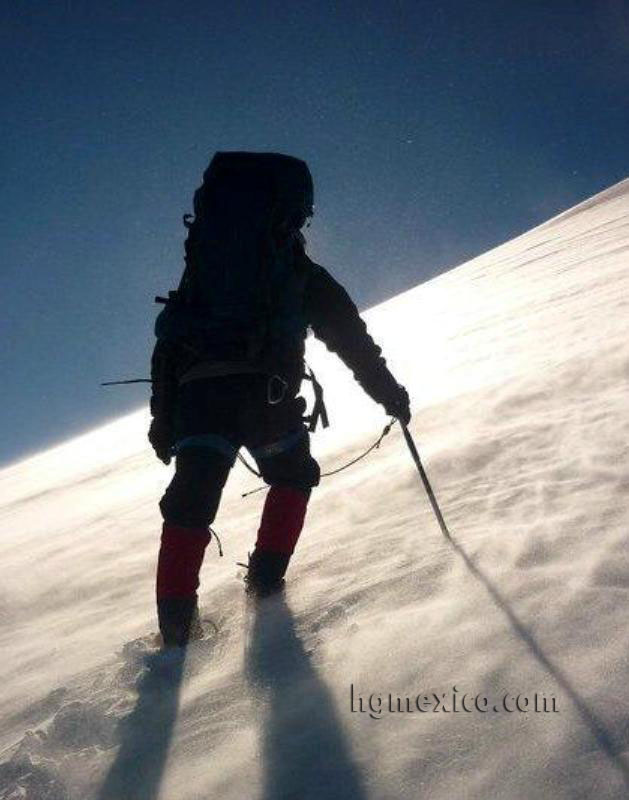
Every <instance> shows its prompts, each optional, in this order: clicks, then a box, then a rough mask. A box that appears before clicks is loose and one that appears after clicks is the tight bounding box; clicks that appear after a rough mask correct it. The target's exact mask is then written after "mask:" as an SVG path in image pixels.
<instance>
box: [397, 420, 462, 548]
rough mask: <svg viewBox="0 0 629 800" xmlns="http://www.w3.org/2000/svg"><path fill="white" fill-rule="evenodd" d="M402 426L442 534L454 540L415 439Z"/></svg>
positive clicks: (404, 426) (403, 426) (401, 423)
mask: <svg viewBox="0 0 629 800" xmlns="http://www.w3.org/2000/svg"><path fill="white" fill-rule="evenodd" d="M400 425H401V426H402V432H403V434H404V438H405V439H406V444H407V445H408V449H409V450H410V453H411V456H412V458H413V461H414V462H415V466H416V467H417V472H419V477H420V478H421V481H422V483H423V485H424V489H425V490H426V494H427V495H428V499H429V500H430V505H431V506H432V510H433V511H434V512H435V517H437V522H438V523H439V527H440V528H441V532H442V533H443V535H444V536H445V537H446V539H450V540H452V536H450V531H449V530H448V526H447V525H446V521H445V520H444V518H443V514H442V513H441V509H440V508H439V503H438V502H437V498H436V497H435V493H434V492H433V490H432V486H431V485H430V481H429V480H428V475H426V470H425V469H424V467H423V465H422V461H421V458H420V457H419V453H418V452H417V448H416V447H415V442H414V441H413V437H412V436H411V434H410V432H409V430H408V428H407V427H406V425H405V424H404V423H403V422H400Z"/></svg>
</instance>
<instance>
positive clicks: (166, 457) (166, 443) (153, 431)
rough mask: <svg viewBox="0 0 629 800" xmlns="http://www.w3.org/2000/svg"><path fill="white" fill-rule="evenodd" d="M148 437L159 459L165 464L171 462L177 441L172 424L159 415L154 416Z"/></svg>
mask: <svg viewBox="0 0 629 800" xmlns="http://www.w3.org/2000/svg"><path fill="white" fill-rule="evenodd" d="M148 439H149V442H150V443H151V445H152V447H153V450H155V455H156V456H157V457H158V458H159V460H160V461H163V462H164V464H170V460H171V458H172V448H173V445H174V443H175V442H174V436H173V431H172V428H171V426H170V425H169V424H167V423H164V422H163V421H161V420H160V419H159V418H158V417H154V418H153V421H152V422H151V427H150V428H149V432H148Z"/></svg>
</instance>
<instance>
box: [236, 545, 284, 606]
mask: <svg viewBox="0 0 629 800" xmlns="http://www.w3.org/2000/svg"><path fill="white" fill-rule="evenodd" d="M289 561H290V555H288V554H287V553H273V552H271V551H269V550H254V551H253V553H252V554H251V555H250V556H249V564H248V572H247V576H246V578H245V582H246V584H247V593H248V594H251V595H254V596H255V597H267V596H268V595H270V594H275V593H276V592H281V591H282V589H283V588H284V574H285V573H286V569H287V567H288V562H289Z"/></svg>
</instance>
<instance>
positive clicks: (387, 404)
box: [382, 383, 411, 425]
mask: <svg viewBox="0 0 629 800" xmlns="http://www.w3.org/2000/svg"><path fill="white" fill-rule="evenodd" d="M382 405H383V406H384V410H385V411H386V412H387V414H388V415H389V416H390V417H395V418H396V419H399V420H400V422H402V423H404V425H408V423H409V422H410V421H411V401H410V398H409V396H408V392H407V391H406V389H405V388H404V387H403V386H400V384H399V383H398V384H396V388H395V389H394V390H393V391H392V392H391V397H387V399H386V400H384V401H383V403H382Z"/></svg>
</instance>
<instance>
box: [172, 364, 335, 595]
mask: <svg viewBox="0 0 629 800" xmlns="http://www.w3.org/2000/svg"><path fill="white" fill-rule="evenodd" d="M268 389H269V387H268V379H267V377H266V376H263V375H230V376H224V377H220V378H205V379H200V380H196V381H191V382H190V383H187V384H184V385H182V386H181V387H180V389H179V396H178V403H177V419H176V434H177V456H176V468H175V474H174V476H173V479H172V481H171V483H170V485H169V486H168V488H167V489H166V492H165V493H164V496H163V497H162V499H161V501H160V509H161V512H162V517H163V519H164V526H163V530H162V538H161V548H160V554H159V562H158V573H157V599H158V606H159V603H160V600H163V599H164V598H175V597H188V598H192V597H194V599H195V600H196V590H197V588H198V585H199V581H198V576H199V570H200V567H201V564H202V561H203V554H204V551H205V547H206V546H207V544H208V542H209V541H210V535H209V533H208V526H209V525H211V523H212V522H213V520H214V518H215V516H216V512H217V511H218V507H219V503H220V499H221V494H222V491H223V488H224V486H225V483H226V481H227V477H228V475H229V472H230V470H231V468H232V466H233V465H234V461H235V459H236V453H237V452H238V450H239V449H240V448H241V447H245V448H247V450H249V452H250V454H251V455H252V456H253V458H254V459H255V461H256V463H257V466H258V469H259V471H260V473H261V475H262V478H263V480H264V481H265V482H266V483H267V484H268V485H269V486H270V487H271V489H270V491H269V493H268V495H267V498H266V502H265V506H264V511H263V514H262V520H261V524H260V529H259V531H258V538H257V541H256V548H255V551H254V552H258V551H265V552H267V553H269V554H272V553H276V554H278V555H279V556H281V558H282V560H283V561H285V566H287V565H288V560H289V559H290V556H291V554H292V552H293V550H294V548H295V545H296V543H297V539H298V538H299V534H300V532H301V529H302V526H303V522H304V517H305V513H306V506H307V503H308V499H309V496H310V491H311V489H312V487H314V486H316V485H317V484H318V483H319V476H320V471H319V465H318V464H317V462H316V461H315V460H314V458H312V456H311V454H310V441H309V435H308V431H307V429H306V428H305V426H304V424H303V420H302V417H303V413H304V410H305V401H304V400H303V399H302V398H300V397H295V396H294V394H291V393H287V395H286V396H285V397H284V398H283V399H282V400H281V402H277V403H274V404H271V403H269V397H268ZM284 569H285V567H284Z"/></svg>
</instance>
